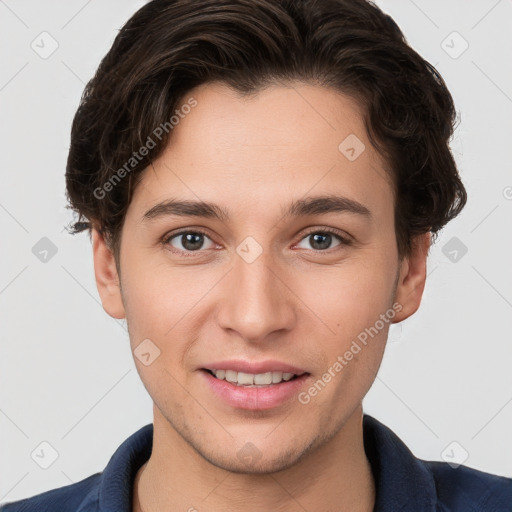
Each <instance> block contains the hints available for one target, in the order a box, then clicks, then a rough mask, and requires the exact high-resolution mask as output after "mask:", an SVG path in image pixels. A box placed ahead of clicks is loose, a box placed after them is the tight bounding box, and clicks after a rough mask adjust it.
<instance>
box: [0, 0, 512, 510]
mask: <svg viewBox="0 0 512 512" xmlns="http://www.w3.org/2000/svg"><path fill="white" fill-rule="evenodd" d="M377 4H378V5H379V6H380V7H382V8H383V9H384V10H385V11H386V12H388V13H389V14H391V15H392V16H393V17H394V19H395V20H396V22H397V23H398V25H399V26H400V27H401V29H402V30H403V32H404V33H405V35H406V37H407V39H408V41H409V43H410V44H411V46H412V47H413V48H414V49H415V50H416V51H418V52H419V53H420V54H421V55H422V56H423V57H424V58H425V59H427V60H428V61H429V62H431V63H432V64H433V65H434V66H435V67H436V68H437V69H438V70H439V71H440V73H441V75H442V76H443V78H444V79H445V81H446V83H447V85H448V87H449V89H450V90H451V92H452V94H453V97H454V100H455V103H456V106H457V111H458V113H459V115H460V123H459V125H458V127H457V130H456V133H455V136H454V138H453V141H452V150H453V153H454V156H455V158H456V161H457V163H458V166H459V169H460V173H461V176H462V179H463V181H464V183H465V185H466V187H467V191H468V196H469V200H468V204H467V206H466V208H465V209H464V211H463V213H462V214H461V215H460V216H459V217H458V218H457V219H455V220H454V221H452V222H451V223H450V224H449V225H448V226H447V227H446V228H445V229H444V230H443V232H442V233H441V235H440V237H439V239H438V241H437V243H436V245H435V246H434V247H433V249H432V251H431V254H430V256H429V261H428V273H429V275H428V279H427V285H426V289H425V293H424V297H423V302H422V305H421V307H420V309H419V311H418V312H417V313H416V314H415V315H414V316H413V317H412V318H410V319H408V320H406V321H405V322H403V323H402V324H399V325H398V326H396V327H395V328H393V329H392V331H391V332H390V339H389V342H388V346H387V348H386V352H385V356H384V360H383V362H382V366H381V368H380V371H379V374H378V377H377V380H376V381H375V384H374V386H373V387H372V389H371V390H370V392H369V394H368V395H367V397H366V398H365V401H364V409H365V412H367V413H369V414H371V415H373V416H375V417H376V418H377V419H379V420H380V421H382V422H383V423H385V424H386V425H387V426H389V427H390V428H391V429H392V430H393V431H394V432H395V433H396V434H397V435H399V437H401V439H402V440H403V441H404V442H405V443H406V444H407V445H408V446H409V448H410V449H411V451H412V452H413V453H414V454H415V455H416V456H418V457H420V458H423V459H428V460H449V458H450V457H451V458H452V459H453V460H458V461H462V460H464V463H465V464H466V465H468V466H470V467H473V468H477V469H480V470H484V471H488V472H491V473H496V474H501V475H505V476H509V477H512V437H511V436H510V432H511V431H512V372H511V371H510V367H511V362H512V339H511V338H512V336H511V331H512V265H511V262H512V236H511V235H512V167H511V162H512V151H511V148H512V143H511V137H512V69H511V65H510V55H512V31H511V30H510V19H512V4H511V2H510V1H506V0H501V1H498V0H469V1H468V0H450V1H445V0H436V1H432V0H429V1H426V0H415V1H412V0H407V1H404V0H401V1H398V0H387V1H379V2H377ZM142 5H143V2H142V1H135V0H123V1H121V0H117V1H114V0H102V1H101V2H99V1H96V2H94V1H91V0H88V1H84V0H68V1H67V2H58V1H57V0H47V1H45V2H38V1H35V0H18V1H16V0H0V109H1V117H0V119H1V121H0V135H1V139H0V140H1V151H0V172H1V181H0V184H1V185H0V226H1V235H2V243H1V244H0V258H1V259H0V262H1V264H0V320H1V327H0V329H1V333H0V336H1V357H0V431H1V436H0V503H1V502H6V501H13V500H18V499H21V498H24V497H28V496H31V495H33V494H36V493H40V492H43V491H46V490H48V489H53V488H56V487H61V486H64V485H68V484H70V483H73V482H77V481H79V480H82V479H84V478H86V477H88V476H89V475H92V474H93V473H96V472H98V471H102V470H103V468H104V467H105V465H106V464H107V463H108V461H109V459H110V457H111V455H112V454H113V453H114V451H115V450H116V448H117V447H118V446H119V445H120V444H121V442H122V441H124V440H125V439H126V438H127V437H128V436H129V435H131V434H132V433H133V432H135V431H136V430H138V429H139V428H140V427H142V426H143V425H145V424H147V423H150V422H151V421H152V402H151V400H150V398H149V396H148V395H147V393H146V390H145V389H144V387H143V385H142V383H141V381H140V379H139V377H138V374H137V371H136V369H135V364H134V362H133V358H132V355H131V354H130V349H129V343H128V335H127V332H126V325H125V323H124V322H123V321H118V320H114V319H112V318H110V317H109V316H108V315H107V314H106V313H105V312H104V310H103V308H102V306H101V303H100V300H99V296H98V293H97V289H96V284H95V281H94V273H93V265H92V251H91V244H90V240H89V237H88V235H87V234H86V233H82V234H80V235H76V236H72V235H70V234H68V232H67V231H66V230H65V229H64V228H65V226H67V225H68V224H69V222H70V221H71V220H72V219H73V216H72V213H71V212H70V210H67V209H66V201H65V195H64V191H65V186H64V172H65V163H66V158H67V151H68V147H69V133H70V126H71V121H72V118H73V115H74V113H75V111H76V108H77V106H78V102H79V99H80V96H81V93H82V90H83V88H84V85H85V83H86V82H87V81H88V80H89V79H90V78H91V77H92V75H93V73H94V72H95V70H96V68H97V66H98V64H99V62H100V60H101V58H102V57H103V56H104V54H105V53H106V52H107V51H108V49H109V48H110V46H111V44H112V42H113V39H114V37H115V35H116V34H117V31H118V30H119V29H120V27H121V26H122V25H123V24H124V22H125V21H126V20H127V19H128V18H129V17H130V16H131V15H132V14H133V13H134V12H135V11H136V10H137V9H138V8H139V7H141V6H142ZM44 251H47V252H46V253H45V252H44ZM41 443H43V444H41ZM41 450H43V451H44V452H45V453H46V456H47V457H49V458H48V460H47V461H46V463H50V462H52V463H51V464H50V465H49V467H48V468H46V469H44V468H43V467H41V461H39V460H38V459H37V457H36V455H35V454H37V453H41ZM53 459H55V460H53Z"/></svg>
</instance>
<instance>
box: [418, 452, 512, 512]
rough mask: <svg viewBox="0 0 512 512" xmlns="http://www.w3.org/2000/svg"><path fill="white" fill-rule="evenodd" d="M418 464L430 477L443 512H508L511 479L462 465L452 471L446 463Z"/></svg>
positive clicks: (511, 489)
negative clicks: (426, 470) (427, 471)
mask: <svg viewBox="0 0 512 512" xmlns="http://www.w3.org/2000/svg"><path fill="white" fill-rule="evenodd" d="M418 460H420V462H422V463H423V464H424V465H425V466H426V468H427V469H428V470H429V471H430V472H431V473H432V476H433V478H434V482H435V486H436V490H437V496H438V500H439V502H440V503H442V505H443V506H444V507H446V508H445V509H446V510H450V511H464V512H466V511H470V510H471V511H475V512H511V511H512V478H507V477H504V476H499V475H493V474H491V473H486V472H484V471H479V470H477V469H473V468H470V467H467V466H463V465H460V466H457V467H452V466H451V465H450V464H448V463H447V462H440V461H424V460H421V459H418ZM443 510H444V509H443Z"/></svg>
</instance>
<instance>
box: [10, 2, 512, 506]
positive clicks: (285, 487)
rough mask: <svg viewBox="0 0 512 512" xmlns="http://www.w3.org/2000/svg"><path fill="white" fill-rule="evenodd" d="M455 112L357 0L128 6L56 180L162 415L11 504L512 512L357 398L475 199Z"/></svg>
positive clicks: (483, 480)
mask: <svg viewBox="0 0 512 512" xmlns="http://www.w3.org/2000/svg"><path fill="white" fill-rule="evenodd" d="M454 116H455V109H454V105H453V101H452V98H451V96H450V93H449V91H448V90H447V89H446V86H445V84H444V82H443V80H442V78H441V77H440V76H439V75H438V74H437V72H436V71H435V70H434V69H433V68H432V67H431V66H430V65H429V64H428V63H427V62H425V61H424V60H423V59H422V58H421V57H420V56H419V55H418V54H416V53H415V52H414V51H413V50H412V49H411V48H410V47H409V46H408V45H407V44H406V42H405V40H404V38H403V36H402V34H401V32H400V30H399V29H398V27H397V26H396V24H395V23H394V22H393V21H392V20H391V18H389V17H388V16H386V15H385V14H383V13H382V12H381V11H380V10H379V9H378V8H377V7H376V6H374V5H373V4H371V3H369V2H366V1H364V0H317V1H312V0H294V1H293V2H291V1H288V0H206V1H202V2H192V1H190V0H172V1H171V0H154V1H152V2H150V3H148V4H147V5H146V6H144V7H143V8H142V9H140V10H139V11H138V12H137V13H136V14H135V15H134V16H133V17H132V18H131V19H130V20H129V21H128V22H127V24H126V25H125V26H124V27H123V28H122V30H121V31H120V33H119V35H118V36H117V38H116V40H115V41H114V44H113V46H112V48H111V50H110V51H109V53H108V54H107V55H106V56H105V58H104V59H103V61H102V62H101V64H100V67H99V69H98V72H97V73H96V75H95V77H94V78H93V80H92V81H91V82H89V84H88V85H87V87H86V91H85V93H84V96H83V98H82V102H81V105H80V108H79V109H78V111H77V114H76V116H75V119H74V122H73V128H72V138H71V147H70V152H69V158H68V166H67V171H66V179H67V190H68V196H69V200H70V204H71V206H72V208H73V209H74V210H75V211H76V212H78V214H79V216H80V218H79V222H77V223H76V225H75V231H76V232H78V231H81V230H83V229H84V228H89V229H90V230H91V234H92V245H93V256H94V266H95V277H96V282H97V286H98V291H99V294H100V297H101V300H102V304H103V307H104V309H105V311H106V312H107V313H108V314H109V315H111V316H112V317H114V318H126V321H127V325H128V331H129V336H130V343H131V348H132V351H133V353H134V356H135V363H136V366H137V369H138V371H139V374H140V377H141V379H142V382H143V383H144V385H145V387H146V389H147V390H148V393H149V394H150V396H151V398H152V399H153V402H154V421H153V424H151V425H147V426H146V427H144V428H143V429H141V430H140V431H138V432H137V433H135V434H134V435H133V436H131V437H130V438H129V439H128V440H126V441H125V442H124V443H123V444H122V445H121V446H120V448H119V449H118V450H117V451H116V453H115V454H114V455H113V457H112V459H111V461H110V462H109V464H108V466H107V467H106V468H105V470H104V471H103V472H102V473H98V474H96V475H92V476H91V477H89V478H87V479H85V480H82V481H81V482H77V483H75V484H72V485H69V486H66V487H63V488H60V489H55V490H52V491H48V492H46V493H43V494H41V495H38V496H35V497H32V498H29V499H27V500H22V501H19V502H16V503H12V504H7V505H5V506H4V507H3V508H2V510H3V511H4V512H12V511H21V510H23V511H32V510H33V511H36V510H37V511H43V510H48V511H49V510H53V511H55V510H59V511H77V512H85V511H102V512H104V511H105V512H106V511H116V512H128V511H133V512H154V511H160V510H168V511H187V510H188V511H208V512H218V511H226V510H233V511H241V510H243V511H248V510H249V511H253V510H254V511H256V510H258V511H260V510H265V511H267V510H272V511H274V510H279V511H285V512H287V511H297V510H304V511H309V512H320V511H322V512H324V511H342V510H343V511H351V512H371V511H375V512H391V511H393V512H396V511H398V510H404V511H405V510H406V511H411V512H412V511H413V512H419V511H425V512H426V511H432V512H434V511H439V510H450V511H464V512H467V511H469V510H474V511H493V512H496V511H510V510H512V479H508V478H504V477H499V476H495V475H491V474H487V473H484V472H480V471H477V470H474V469H470V468H467V467H464V466H459V467H457V468H452V467H451V466H449V465H448V464H446V463H443V462H434V461H423V460H420V459H417V458H416V457H414V455H413V454H412V453H411V452H410V451H409V450H408V449H407V447H406V446H405V445H404V444H403V443H402V441H401V440H400V439H399V438H398V437H397V436H396V435H395V434H394V433H393V432H392V431H391V430H389V429H388V428H387V427H385V426H384V425H383V424H381V423H380V422H378V421H377V420H376V419H374V418H372V417H371V416H368V415H366V414H363V410H362V405H361V404H362V400H363V398H364V396H365V395H366V393H367V391H368V390H369V388H370V387H371V385H372V383H373V382H374V379H375V377H376V375H377V372H378V369H379V366H380V363H381V360H382V356H383V352H384V348H385V344H386V339H387V334H388V330H389V326H390V324H391V323H396V322H401V321H402V320H404V319H406V318H408V317H410V316H411V315H412V314H414V313H415V312H416V310H417V309H418V307H419V305H420V302H421V297H422V293H423V289H424V285H425V278H426V259H427V255H428V250H429V247H430V245H431V242H432V239H433V237H435V235H436V233H437V232H438V231H439V230H440V229H441V228H442V227H443V226H444V225H446V223H447V222H448V221H449V220H451V219H452V218H454V217H455V216H456V215H458V213H460V211H461V210H462V208H463V207H464V205H465V202H466V192H465V190H464V186H463V184H462V182H461V180H460V177H459V175H458V172H457V168H456V165H455V162H454V160H453V157H452V155H451V152H450V149H449V146H448V141H449V138H450V136H451V134H452V129H453V121H454ZM369 333H371V335H370V334H369Z"/></svg>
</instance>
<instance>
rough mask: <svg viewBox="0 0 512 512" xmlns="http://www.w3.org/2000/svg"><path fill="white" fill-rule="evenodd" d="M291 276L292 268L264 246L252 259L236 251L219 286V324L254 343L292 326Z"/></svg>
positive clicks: (293, 298) (294, 319)
mask: <svg viewBox="0 0 512 512" xmlns="http://www.w3.org/2000/svg"><path fill="white" fill-rule="evenodd" d="M292 279H293V272H292V269H290V270H289V271H286V268H285V267H284V266H283V264H279V265H278V264H276V261H275V258H274V257H273V256H272V255H271V254H270V251H265V250H263V252H262V253H261V254H260V255H259V256H258V257H257V258H256V259H255V260H254V261H252V262H251V261H250V259H245V258H244V257H242V256H240V255H239V254H236V255H235V257H234V264H233V268H232V269H231V271H230V272H229V273H228V275H227V276H226V278H225V279H223V286H222V289H221V290H220V293H221V294H222V296H223V300H221V301H220V303H221V306H220V308H219V310H218V311H217V320H218V322H219V326H220V327H221V328H223V329H225V330H228V331H234V332H236V333H237V334H238V335H239V336H240V337H242V338H243V339H244V340H246V341H249V342H251V343H258V342H263V341H265V340H268V339H269V337H271V336H272V334H276V335H282V334H283V333H284V332H286V331H289V330H291V329H292V328H293V325H294V323H295V322H296V300H297V298H296V297H295V295H294V293H293V290H292V289H293V283H291V282H290V281H291V280H292ZM279 331H282V332H279ZM278 332H279V333H278Z"/></svg>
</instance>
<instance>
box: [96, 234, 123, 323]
mask: <svg viewBox="0 0 512 512" xmlns="http://www.w3.org/2000/svg"><path fill="white" fill-rule="evenodd" d="M92 250H93V258H94V276H95V278H96V286H97V287H98V292H99V294H100V298H101V303H102V304H103V309H104V310H105V311H106V312H107V313H108V314H109V315H110V316H111V317H113V318H119V319H120V318H125V316H126V315H125V311H124V305H123V300H122V296H121V287H120V283H119V277H118V275H117V268H116V262H115V259H114V254H113V253H112V251H111V250H110V248H109V247H108V245H107V243H106V242H105V240H104V238H103V235H102V234H101V233H100V232H99V231H98V230H97V229H96V228H93V229H92Z"/></svg>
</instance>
